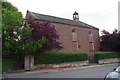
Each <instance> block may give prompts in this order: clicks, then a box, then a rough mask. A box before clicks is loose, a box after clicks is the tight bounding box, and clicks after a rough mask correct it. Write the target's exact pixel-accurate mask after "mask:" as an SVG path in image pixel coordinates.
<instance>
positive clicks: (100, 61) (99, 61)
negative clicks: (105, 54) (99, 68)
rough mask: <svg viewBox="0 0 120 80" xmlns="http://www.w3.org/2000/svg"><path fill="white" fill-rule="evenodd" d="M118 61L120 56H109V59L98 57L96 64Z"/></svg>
mask: <svg viewBox="0 0 120 80" xmlns="http://www.w3.org/2000/svg"><path fill="white" fill-rule="evenodd" d="M118 62H120V58H111V59H99V60H98V64H104V63H118Z"/></svg>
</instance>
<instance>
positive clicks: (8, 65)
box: [2, 59, 15, 71]
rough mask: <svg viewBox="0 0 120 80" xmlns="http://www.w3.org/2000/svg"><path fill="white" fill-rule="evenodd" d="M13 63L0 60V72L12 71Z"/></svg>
mask: <svg viewBox="0 0 120 80" xmlns="http://www.w3.org/2000/svg"><path fill="white" fill-rule="evenodd" d="M14 64H15V61H14V60H12V59H3V60H2V71H8V70H12V69H13V67H14Z"/></svg>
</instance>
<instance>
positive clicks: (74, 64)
mask: <svg viewBox="0 0 120 80" xmlns="http://www.w3.org/2000/svg"><path fill="white" fill-rule="evenodd" d="M83 65H89V61H79V62H69V63H62V64H45V65H37V66H35V68H34V70H40V69H60V68H73V67H79V66H83Z"/></svg>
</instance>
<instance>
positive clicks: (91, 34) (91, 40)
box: [88, 31, 95, 51]
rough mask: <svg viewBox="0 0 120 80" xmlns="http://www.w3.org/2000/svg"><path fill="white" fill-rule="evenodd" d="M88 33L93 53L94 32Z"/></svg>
mask: <svg viewBox="0 0 120 80" xmlns="http://www.w3.org/2000/svg"><path fill="white" fill-rule="evenodd" d="M88 33H89V42H90V51H93V50H94V49H95V48H94V43H93V32H92V31H89V32H88Z"/></svg>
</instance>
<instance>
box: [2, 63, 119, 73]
mask: <svg viewBox="0 0 120 80" xmlns="http://www.w3.org/2000/svg"><path fill="white" fill-rule="evenodd" d="M113 64H116V65H117V64H118V63H113ZM113 64H102V65H99V64H89V65H86V66H80V67H73V68H59V69H41V70H33V71H25V70H13V71H8V72H3V75H5V74H17V73H18V74H19V73H28V74H29V73H49V72H59V71H65V70H74V69H80V68H90V67H97V66H105V65H113ZM118 65H119V64H118Z"/></svg>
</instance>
